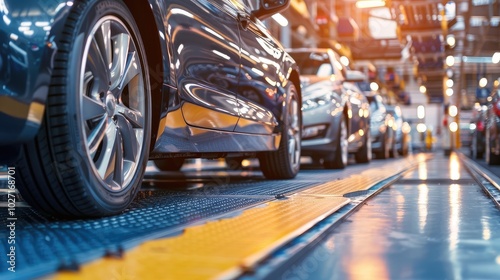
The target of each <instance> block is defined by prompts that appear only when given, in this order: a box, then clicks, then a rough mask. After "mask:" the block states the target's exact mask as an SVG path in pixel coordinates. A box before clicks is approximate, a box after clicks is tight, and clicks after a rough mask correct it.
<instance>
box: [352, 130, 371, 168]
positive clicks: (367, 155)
mask: <svg viewBox="0 0 500 280" xmlns="http://www.w3.org/2000/svg"><path fill="white" fill-rule="evenodd" d="M354 159H355V160H356V162H357V163H369V162H370V161H371V160H372V140H371V136H370V128H367V129H366V132H365V136H364V139H363V146H362V147H361V148H360V149H359V150H358V151H357V152H356V153H355V154H354Z"/></svg>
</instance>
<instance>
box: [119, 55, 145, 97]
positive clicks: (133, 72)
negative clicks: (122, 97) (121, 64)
mask: <svg viewBox="0 0 500 280" xmlns="http://www.w3.org/2000/svg"><path fill="white" fill-rule="evenodd" d="M138 62H139V61H138V58H137V53H136V52H131V53H130V54H129V56H128V58H127V64H126V65H125V69H124V71H123V75H122V77H121V80H120V82H119V84H118V89H120V90H123V88H124V87H125V86H127V85H128V84H129V83H130V81H131V80H132V79H133V78H135V77H136V76H137V75H139V74H140V73H141V69H140V68H139V63H138Z"/></svg>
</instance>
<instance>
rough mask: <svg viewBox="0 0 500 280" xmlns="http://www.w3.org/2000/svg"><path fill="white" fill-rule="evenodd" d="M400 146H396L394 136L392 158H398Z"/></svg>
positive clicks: (391, 150)
mask: <svg viewBox="0 0 500 280" xmlns="http://www.w3.org/2000/svg"><path fill="white" fill-rule="evenodd" d="M398 155H399V154H398V147H396V140H395V139H394V138H392V145H391V149H390V151H389V157H391V158H397V157H398Z"/></svg>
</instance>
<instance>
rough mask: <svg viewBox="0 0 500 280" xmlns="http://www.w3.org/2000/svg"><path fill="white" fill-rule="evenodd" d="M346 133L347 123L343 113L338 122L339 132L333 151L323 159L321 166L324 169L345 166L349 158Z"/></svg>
mask: <svg viewBox="0 0 500 280" xmlns="http://www.w3.org/2000/svg"><path fill="white" fill-rule="evenodd" d="M347 133H348V132H347V124H346V121H345V119H344V115H342V117H341V118H340V122H339V132H338V138H337V145H336V147H335V151H333V152H332V153H331V154H330V155H328V156H327V157H326V158H324V161H323V166H324V167H325V168H326V169H342V168H345V167H346V166H347V161H348V159H349V149H348V148H349V147H348V146H349V142H348V140H347V137H348V136H347Z"/></svg>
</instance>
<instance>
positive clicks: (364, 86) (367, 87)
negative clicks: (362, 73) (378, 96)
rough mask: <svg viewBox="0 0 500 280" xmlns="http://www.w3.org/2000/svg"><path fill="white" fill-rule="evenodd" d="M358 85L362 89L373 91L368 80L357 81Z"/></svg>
mask: <svg viewBox="0 0 500 280" xmlns="http://www.w3.org/2000/svg"><path fill="white" fill-rule="evenodd" d="M356 85H358V87H359V89H360V90H361V91H371V89H370V83H368V82H357V83H356Z"/></svg>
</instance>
